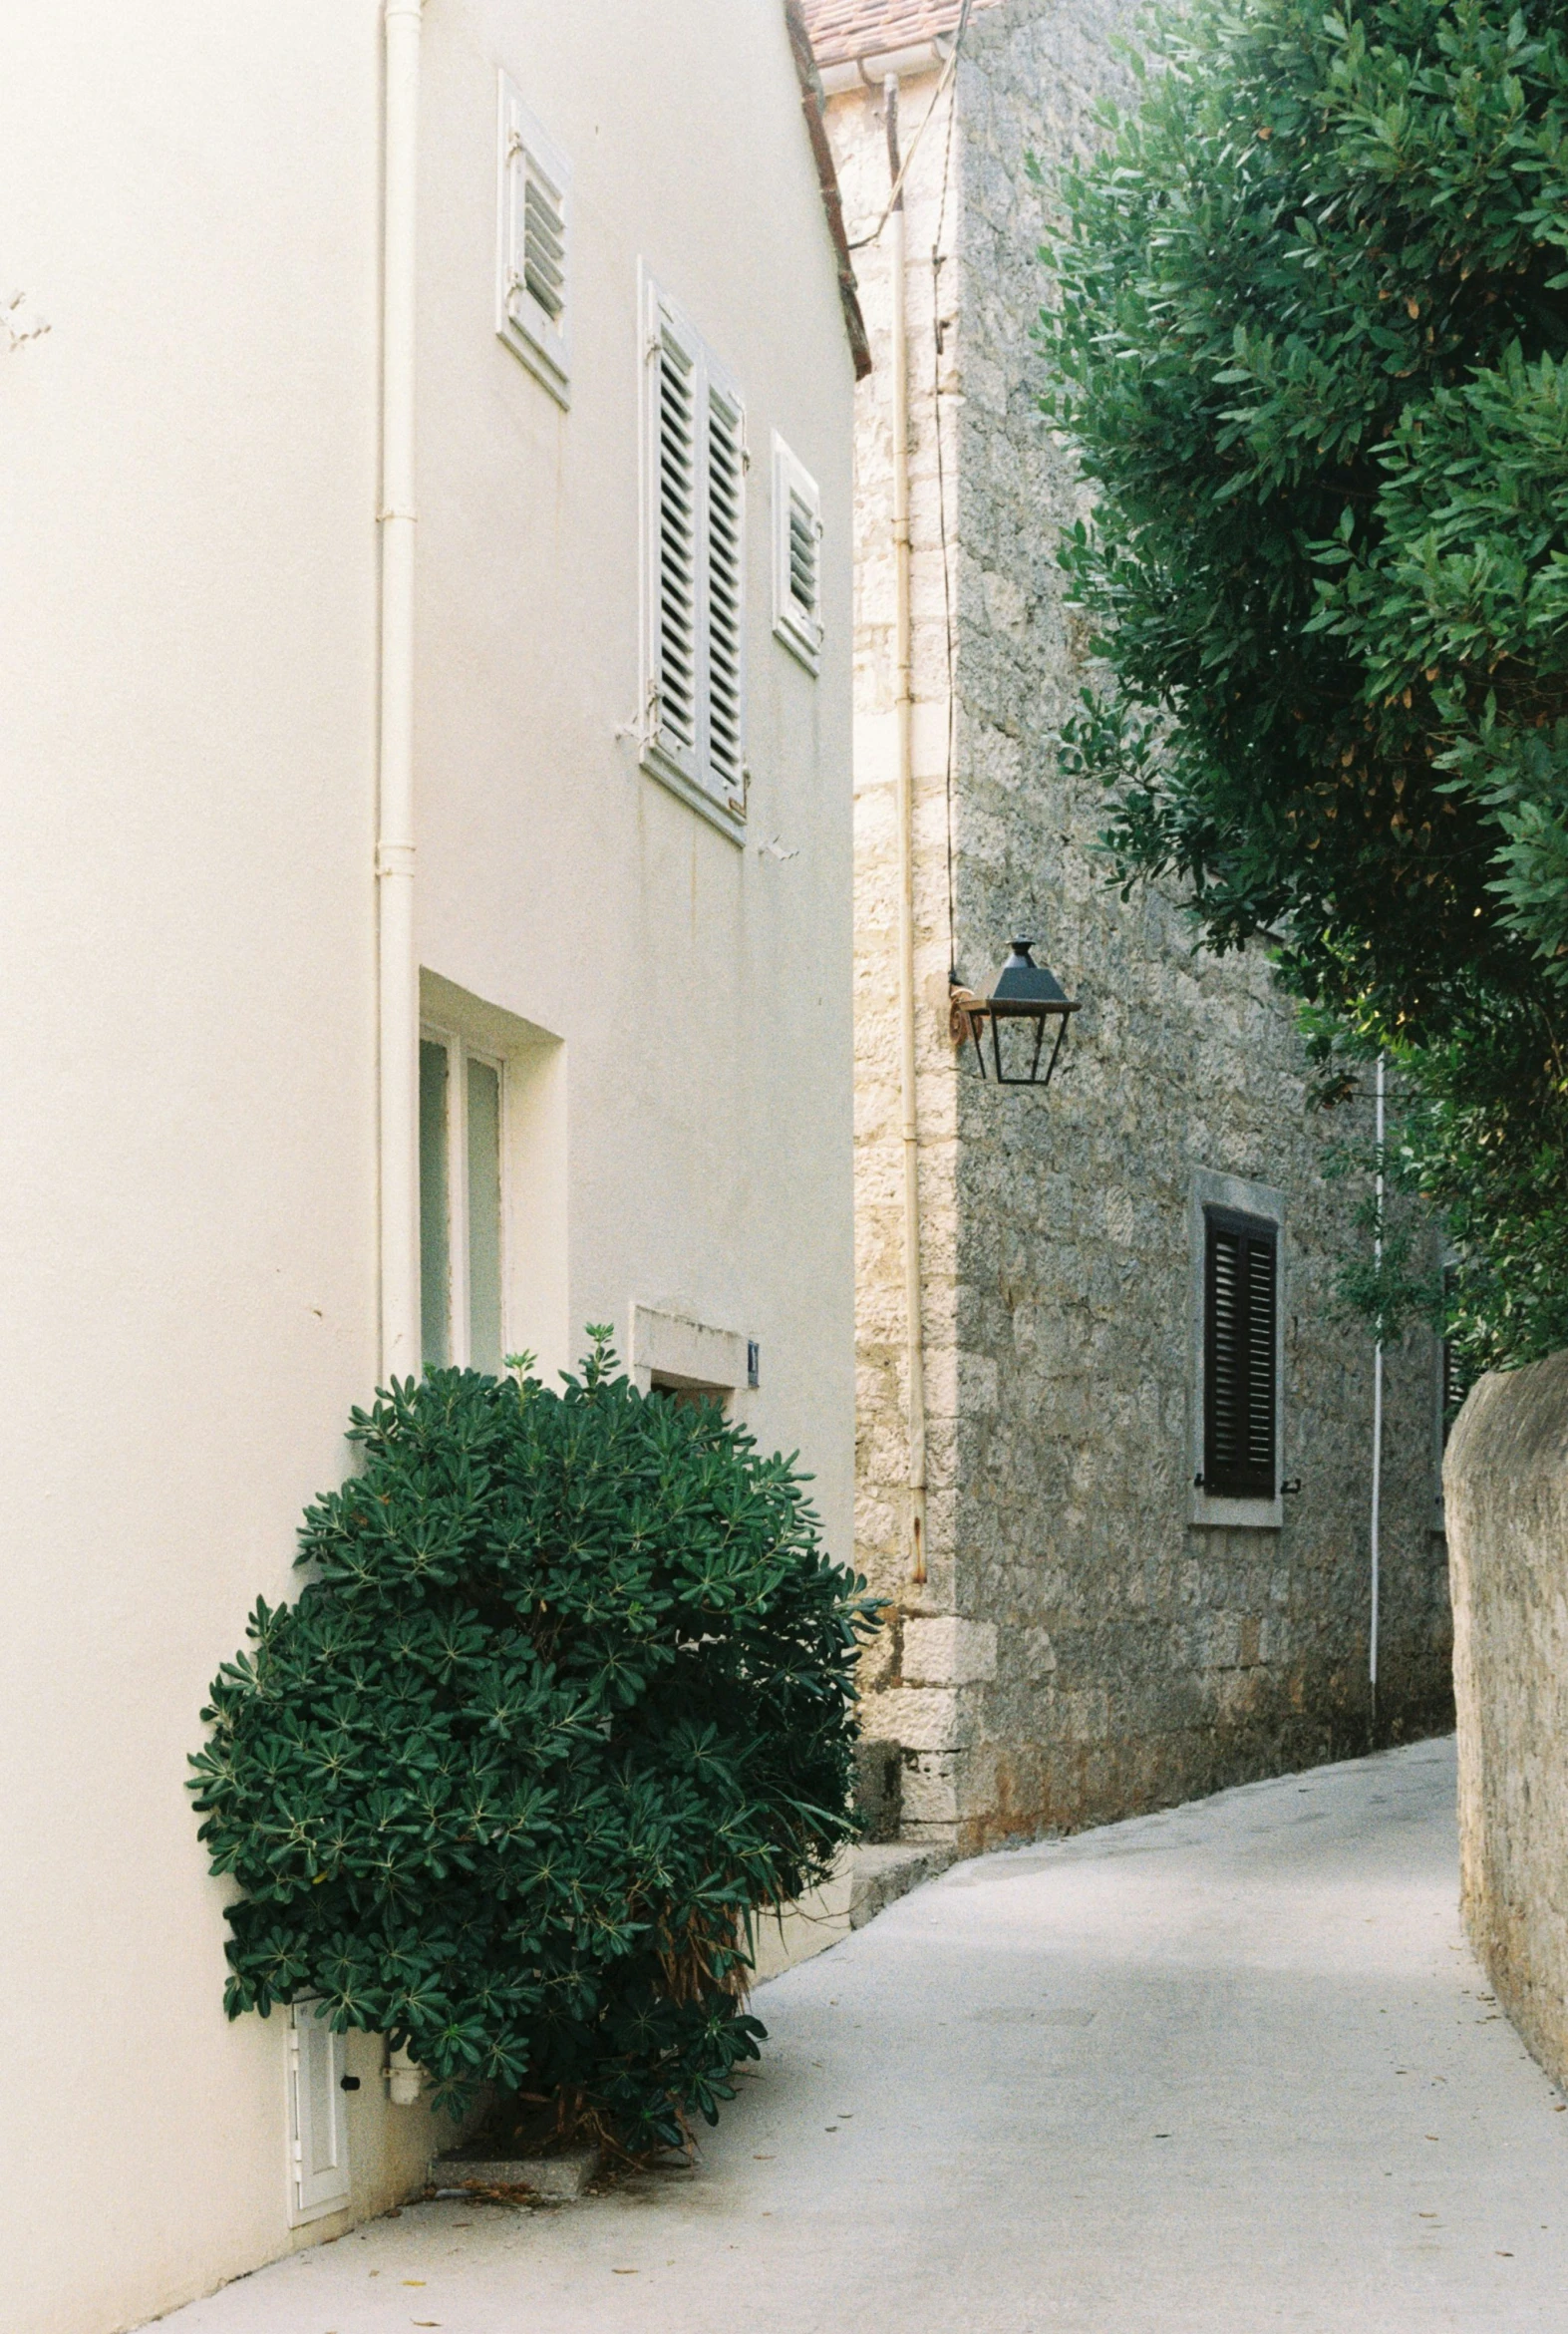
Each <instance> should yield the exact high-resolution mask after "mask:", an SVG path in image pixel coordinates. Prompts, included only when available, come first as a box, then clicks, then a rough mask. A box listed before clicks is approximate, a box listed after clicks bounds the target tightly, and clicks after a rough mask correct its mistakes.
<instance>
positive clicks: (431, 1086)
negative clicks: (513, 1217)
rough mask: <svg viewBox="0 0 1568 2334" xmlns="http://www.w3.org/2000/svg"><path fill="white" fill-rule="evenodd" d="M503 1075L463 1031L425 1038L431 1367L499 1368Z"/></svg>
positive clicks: (427, 1347)
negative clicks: (472, 1046) (469, 1043)
mask: <svg viewBox="0 0 1568 2334" xmlns="http://www.w3.org/2000/svg"><path fill="white" fill-rule="evenodd" d="M504 1093H505V1086H504V1075H503V1072H502V1068H501V1065H500V1064H499V1063H498V1062H495V1061H491V1060H489V1059H487V1058H486V1057H485V1056H484V1055H481V1054H477V1053H475V1052H473V1051H472V1050H471V1049H470V1047H469V1046H467V1045H466V1044H465V1043H464V1041H463V1040H462V1039H461V1038H459V1037H454V1036H450V1035H448V1034H447V1033H446V1032H443V1031H439V1030H431V1031H427V1033H426V1034H425V1036H424V1037H423V1038H422V1039H421V1042H420V1305H421V1315H422V1321H423V1340H422V1343H423V1351H424V1362H425V1367H426V1369H428V1370H438V1369H445V1368H448V1367H450V1366H452V1365H454V1364H455V1365H457V1366H458V1367H459V1368H463V1369H474V1370H489V1371H491V1372H496V1371H498V1370H499V1369H500V1367H501V1356H502V1354H503V1352H504V1350H505V1320H504V1302H503V1279H502V1230H501V1226H502V1216H503V1204H502V1126H503V1109H504Z"/></svg>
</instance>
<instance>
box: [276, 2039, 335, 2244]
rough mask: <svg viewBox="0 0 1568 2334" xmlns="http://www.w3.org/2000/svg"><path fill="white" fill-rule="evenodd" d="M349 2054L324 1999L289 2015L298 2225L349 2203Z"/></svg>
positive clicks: (292, 2208) (293, 2201)
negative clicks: (346, 2077)
mask: <svg viewBox="0 0 1568 2334" xmlns="http://www.w3.org/2000/svg"><path fill="white" fill-rule="evenodd" d="M346 2064H347V2061H346V2054H345V2048H344V2039H343V2036H342V2035H341V2034H334V2032H333V2031H332V2028H331V2027H330V2026H329V2025H328V2023H327V2019H326V2014H325V2012H324V2011H323V2010H322V2008H321V2006H320V2004H319V2003H316V2002H296V2003H295V2005H294V2007H293V2009H292V2010H291V2012H290V2013H289V2034H288V2107H289V2118H288V2120H289V2156H290V2171H291V2173H292V2178H291V2181H290V2187H289V2219H290V2221H291V2223H292V2224H293V2225H294V2226H295V2227H296V2228H297V2227H299V2226H300V2225H301V2224H302V2223H303V2222H305V2221H308V2220H321V2219H323V2218H324V2217H325V2216H326V2214H327V2213H329V2212H341V2211H342V2210H343V2209H344V2207H345V2206H346V2205H347V2203H348V2201H349V2119H348V2105H347V2101H346V2098H345V2096H344V2093H345V2069H346Z"/></svg>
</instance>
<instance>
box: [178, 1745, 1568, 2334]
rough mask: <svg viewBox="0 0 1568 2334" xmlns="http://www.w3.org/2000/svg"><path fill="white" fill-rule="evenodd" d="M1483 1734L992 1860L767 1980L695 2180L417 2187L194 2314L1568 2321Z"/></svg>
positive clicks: (1558, 2140)
mask: <svg viewBox="0 0 1568 2334" xmlns="http://www.w3.org/2000/svg"><path fill="white" fill-rule="evenodd" d="M1456 1886H1457V1875H1456V1851H1455V1842H1454V1819H1453V1749H1452V1745H1451V1743H1447V1742H1436V1743H1423V1744H1417V1745H1414V1746H1413V1747H1411V1748H1409V1749H1405V1750H1400V1751H1395V1752H1390V1753H1387V1754H1384V1755H1382V1756H1380V1757H1377V1758H1372V1759H1365V1760H1358V1761H1355V1762H1352V1763H1350V1764H1348V1765H1344V1766H1339V1767H1330V1768H1320V1769H1317V1770H1315V1771H1313V1772H1312V1773H1309V1774H1305V1775H1299V1776H1289V1777H1286V1778H1284V1779H1282V1780H1279V1781H1276V1782H1271V1783H1263V1784H1255V1785H1250V1786H1248V1787H1246V1788H1244V1789H1242V1790H1238V1791H1232V1792H1227V1793H1224V1794H1223V1795H1221V1796H1220V1797H1219V1798H1217V1799H1212V1800H1206V1801H1202V1802H1199V1803H1197V1804H1195V1805H1192V1806H1189V1807H1184V1808H1178V1809H1175V1810H1173V1811H1171V1812H1170V1813H1168V1814H1164V1815H1159V1816H1151V1817H1146V1818H1142V1819H1139V1820H1138V1821H1136V1822H1132V1823H1127V1824H1120V1825H1115V1826H1113V1827H1110V1828H1107V1829H1105V1830H1103V1831H1099V1832H1094V1833H1088V1834H1081V1835H1080V1836H1078V1837H1077V1838H1074V1839H1070V1840H1064V1841H1060V1842H1055V1843H1052V1844H1048V1845H1043V1846H1038V1847H1030V1848H1024V1849H1021V1850H1017V1851H1014V1852H1010V1853H1006V1854H999V1855H992V1856H987V1857H984V1858H982V1859H979V1860H977V1861H975V1862H971V1863H966V1864H960V1865H957V1866H955V1867H954V1868H953V1869H952V1870H951V1871H949V1872H948V1873H946V1874H945V1875H944V1876H943V1877H942V1878H941V1879H939V1880H937V1881H934V1882H932V1883H931V1884H929V1885H928V1886H926V1887H924V1888H922V1889H920V1890H918V1891H917V1892H916V1893H915V1894H914V1895H912V1896H909V1897H907V1898H905V1899H904V1901H903V1902H902V1903H900V1904H897V1905H895V1906H894V1907H893V1908H892V1909H891V1910H890V1911H888V1912H886V1913H884V1914H883V1915H882V1917H881V1918H880V1919H879V1920H877V1921H875V1922H874V1923H872V1925H871V1926H869V1927H868V1928H865V1929H862V1930H860V1931H858V1932H857V1933H856V1934H855V1935H854V1936H852V1937H850V1938H849V1939H848V1940H847V1941H846V1942H844V1943H843V1944H841V1945H838V1946H837V1947H835V1948H834V1949H833V1950H832V1951H831V1952H828V1953H825V1954H822V1955H820V1956H818V1957H817V1959H815V1960H814V1961H811V1962H808V1963H806V1964H804V1965H803V1966H802V1967H800V1968H798V1969H795V1970H791V1971H790V1972H789V1973H788V1974H787V1975H786V1976H784V1977H783V1978H780V1979H778V1980H776V1981H775V1982H774V1983H773V1984H771V1985H769V1986H766V1987H764V1988H763V1989H762V1990H761V1992H760V1994H759V1996H758V2007H759V2009H760V2011H761V2014H762V2016H763V2017H764V2018H765V2019H766V2021H767V2023H768V2026H769V2028H770V2032H771V2040H770V2042H769V2044H768V2045H767V2046H766V2053H765V2061H764V2067H763V2071H762V2073H761V2074H760V2075H758V2076H756V2077H755V2078H753V2079H751V2080H749V2081H748V2082H747V2083H746V2084H745V2086H744V2089H743V2095H742V2097H741V2099H740V2100H739V2101H738V2102H737V2104H736V2105H735V2106H734V2107H733V2108H732V2109H731V2110H730V2111H729V2113H728V2114H727V2115H726V2117H725V2119H724V2122H723V2124H722V2125H721V2127H720V2129H719V2131H718V2132H717V2133H716V2134H715V2135H713V2137H712V2138H711V2139H709V2140H708V2141H707V2142H706V2143H705V2146H704V2150H703V2156H702V2161H701V2163H700V2165H699V2167H697V2169H696V2170H694V2171H689V2172H669V2173H661V2174H650V2175H643V2176H639V2177H637V2178H635V2179H632V2180H629V2181H627V2182H625V2183H624V2184H622V2185H619V2186H616V2187H613V2188H611V2189H610V2190H609V2191H608V2192H607V2193H604V2194H601V2195H598V2196H592V2197H589V2198H587V2199H586V2200H584V2201H583V2202H580V2203H577V2204H569V2205H563V2206H560V2207H557V2208H555V2209H553V2210H547V2209H544V2208H539V2209H535V2210H531V2211H530V2210H516V2209H508V2208H504V2207H496V2206H489V2207H485V2206H475V2205H473V2204H470V2203H457V2202H442V2203H431V2204H422V2205H417V2206H412V2207H409V2208H406V2209H405V2210H404V2211H403V2212H402V2213H401V2215H400V2216H398V2217H397V2218H395V2219H390V2218H389V2219H385V2220H381V2221H377V2222H375V2223H373V2224H371V2225H370V2226H368V2227H366V2228H364V2229H361V2230H358V2231H356V2232H355V2233H354V2234H352V2235H351V2236H348V2237H345V2238H342V2239H340V2240H339V2241H338V2242H336V2243H335V2244H331V2245H325V2246H321V2247H318V2248H316V2249H315V2250H313V2251H310V2252H306V2253H302V2254H298V2255H295V2256H294V2257H293V2258H291V2259H289V2260H287V2261H283V2262H279V2263H277V2264H275V2265H274V2266H273V2267H271V2268H268V2269H264V2270H261V2271H259V2272H257V2273H256V2274H255V2275H254V2276H251V2277H247V2278H244V2279H241V2280H240V2281H239V2282H238V2283H236V2284H233V2285H230V2286H227V2287H225V2288H224V2290H223V2291H222V2292H220V2293H218V2294H215V2295H213V2296H211V2297H210V2298H209V2299H207V2300H205V2301H201V2302H197V2303H194V2304H192V2305H190V2306H188V2307H186V2308H184V2309H181V2310H178V2311H175V2312H174V2313H173V2314H172V2315H171V2316H170V2317H168V2318H165V2319H163V2320H162V2321H160V2325H161V2327H162V2328H163V2329H166V2330H167V2334H405V2330H406V2329H410V2328H432V2327H435V2328H441V2329H443V2334H666V2330H668V2334H677V2330H678V2334H846V2330H847V2334H936V2330H937V2329H942V2330H943V2334H946V2330H948V2329H965V2330H975V2334H1156V2330H1157V2334H1263V2330H1265V2329H1267V2330H1270V2334H1272V2330H1273V2329H1276V2328H1292V2329H1308V2328H1310V2329H1312V2330H1313V2334H1435V2330H1436V2329H1439V2328H1441V2329H1464V2330H1466V2334H1512V2330H1513V2329H1516V2328H1517V2329H1526V2328H1529V2329H1540V2330H1541V2334H1548V2330H1549V2334H1568V2113H1565V2112H1564V2103H1563V2101H1562V2099H1561V2098H1560V2097H1559V2095H1558V2094H1557V2093H1556V2092H1555V2091H1554V2090H1553V2088H1552V2086H1551V2085H1550V2084H1549V2083H1548V2082H1547V2080H1546V2078H1545V2076H1544V2075H1543V2074H1542V2073H1541V2071H1540V2069H1539V2068H1538V2067H1537V2066H1536V2065H1535V2064H1534V2062H1533V2061H1531V2060H1530V2059H1529V2058H1528V2057H1527V2056H1526V2054H1525V2052H1524V2050H1523V2048H1522V2046H1521V2045H1520V2043H1519V2041H1518V2039H1517V2037H1516V2036H1515V2035H1514V2033H1513V2030H1512V2029H1511V2027H1509V2026H1508V2024H1507V2023H1506V2021H1505V2020H1504V2019H1503V2018H1502V2017H1501V2016H1500V2015H1499V2013H1498V2010H1497V2007H1496V2005H1495V2003H1493V2002H1492V2001H1491V1999H1490V1998H1489V1995H1488V1991H1487V1988H1486V1985H1485V1983H1484V1981H1483V1979H1482V1978H1481V1976H1480V1974H1479V1972H1478V1970H1477V1968H1476V1966H1475V1963H1474V1962H1473V1960H1472V1959H1471V1957H1470V1955H1469V1953H1468V1951H1467V1949H1466V1947H1465V1945H1464V1942H1463V1940H1462V1937H1461V1934H1460V1930H1459V1925H1458V1921H1457V1917H1456V1912H1455V1895H1456Z"/></svg>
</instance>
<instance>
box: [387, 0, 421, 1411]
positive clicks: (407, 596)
mask: <svg viewBox="0 0 1568 2334" xmlns="http://www.w3.org/2000/svg"><path fill="white" fill-rule="evenodd" d="M422 7H423V0H386V8H385V32H386V43H387V85H386V119H385V142H384V143H385V151H384V165H383V167H384V170H385V186H384V194H383V215H382V336H381V510H380V513H379V516H380V522H381V748H380V765H379V770H378V788H377V837H376V897H377V958H378V981H379V997H378V1084H379V1093H378V1103H379V1113H380V1246H381V1257H380V1262H381V1382H382V1384H383V1385H385V1384H387V1383H388V1381H389V1380H390V1379H391V1378H393V1377H394V1376H402V1377H410V1376H414V1375H416V1374H417V1373H418V1370H419V1366H420V1274H419V1009H420V1008H419V958H418V954H417V950H416V943H415V935H414V367H415V337H414V336H415V292H416V281H417V257H418V255H417V252H416V247H415V197H416V191H417V185H418V174H419V99H420V33H421V25H422Z"/></svg>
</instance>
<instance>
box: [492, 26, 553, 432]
mask: <svg viewBox="0 0 1568 2334" xmlns="http://www.w3.org/2000/svg"><path fill="white" fill-rule="evenodd" d="M570 253H571V168H570V166H569V165H568V163H567V161H566V158H565V156H564V155H563V154H562V153H561V152H560V150H559V148H558V147H556V146H554V145H553V144H552V143H551V141H550V140H549V139H548V138H547V137H546V136H545V134H544V132H543V130H542V129H541V128H540V127H539V125H538V123H537V122H536V121H535V120H534V118H533V116H532V115H531V114H530V113H529V112H528V109H527V107H526V106H525V105H524V104H523V102H522V99H521V98H520V97H519V96H518V94H517V90H516V88H515V86H514V85H513V83H511V82H510V81H508V79H507V78H506V76H505V74H504V73H503V74H502V75H501V77H500V183H499V197H498V219H497V225H496V272H497V283H496V296H495V329H496V331H497V332H498V333H499V335H500V337H501V339H502V340H503V341H504V342H505V343H506V346H507V347H508V348H509V349H510V350H511V351H512V353H513V355H515V356H518V357H520V358H521V359H522V361H523V363H524V364H525V365H526V366H527V368H528V370H529V372H530V373H532V374H534V375H535V376H536V378H537V379H538V380H540V381H542V382H543V384H544V386H545V388H546V389H548V390H549V391H550V393H551V394H552V396H554V397H557V398H558V399H559V400H560V402H561V404H562V405H564V404H565V403H566V401H567V384H568V382H569V380H570V376H571V352H570V345H569V340H568V324H569V321H570V301H571V258H570Z"/></svg>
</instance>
